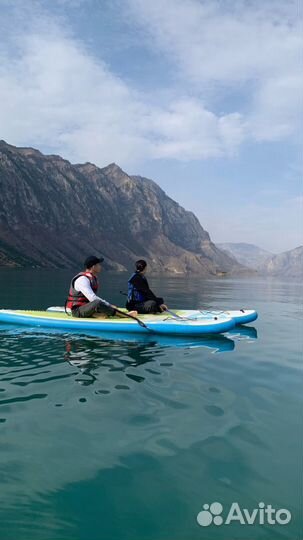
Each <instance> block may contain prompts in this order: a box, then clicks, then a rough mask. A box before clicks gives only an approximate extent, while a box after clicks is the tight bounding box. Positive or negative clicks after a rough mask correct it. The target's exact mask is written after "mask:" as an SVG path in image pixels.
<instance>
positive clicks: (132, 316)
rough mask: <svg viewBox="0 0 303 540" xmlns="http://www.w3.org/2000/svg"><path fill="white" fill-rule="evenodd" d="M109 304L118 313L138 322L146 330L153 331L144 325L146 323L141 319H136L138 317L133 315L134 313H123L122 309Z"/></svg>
mask: <svg viewBox="0 0 303 540" xmlns="http://www.w3.org/2000/svg"><path fill="white" fill-rule="evenodd" d="M110 306H111V307H112V308H113V309H114V310H115V311H116V313H120V315H123V316H124V317H128V318H129V319H133V320H134V321H136V322H137V323H138V324H140V326H142V328H145V330H148V332H153V330H152V329H151V328H149V327H148V326H146V324H145V323H144V322H143V321H141V320H140V319H138V317H135V316H134V315H129V313H125V311H122V310H121V309H118V308H116V307H115V306H112V305H111V304H110Z"/></svg>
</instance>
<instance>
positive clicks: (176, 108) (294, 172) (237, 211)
mask: <svg viewBox="0 0 303 540" xmlns="http://www.w3.org/2000/svg"><path fill="white" fill-rule="evenodd" d="M298 5H299V4H298V3H297V2H296V1H293V0H288V1H287V2H285V1H284V0H283V1H282V0H264V1H263V2H260V1H259V0H251V1H248V0H247V1H244V0H232V1H229V0H224V1H223V0H165V1H163V0H152V1H149V0H99V1H97V0H52V2H49V1H46V0H39V1H38V0H37V1H36V0H27V2H21V1H19V0H0V8H1V18H0V127H1V134H0V136H1V138H3V139H4V140H6V141H7V142H9V143H11V144H15V145H18V146H19V145H20V146H34V147H36V148H39V149H40V150H41V151H43V152H45V153H57V154H60V155H62V156H63V157H65V158H67V159H69V160H70V161H72V162H85V161H91V162H93V163H96V164H97V165H99V166H101V167H103V166H106V165H107V164H108V163H111V162H115V163H117V164H118V165H120V166H121V167H122V168H123V169H124V170H125V171H126V172H128V173H129V174H140V175H142V176H146V177H149V178H152V179H153V180H155V181H156V182H157V183H158V184H159V185H160V186H161V187H162V188H163V189H164V190H165V191H166V193H167V194H168V195H170V196H171V197H172V198H173V199H175V200H177V201H178V202H179V203H180V204H181V205H182V206H184V207H185V208H186V209H188V210H192V211H193V212H194V213H195V214H196V215H197V217H198V218H199V220H200V222H201V224H202V226H203V227H204V228H205V229H206V230H208V232H209V233H210V235H211V238H212V240H213V241H215V242H250V243H254V244H257V245H259V246H260V247H263V248H265V249H268V250H269V251H272V252H276V253H278V252H281V251H284V250H288V249H292V248H294V247H296V246H298V245H300V244H302V232H303V226H302V217H301V216H302V150H301V148H300V143H301V139H302V87H303V85H302V82H303V76H302V69H301V65H300V61H299V57H300V53H301V51H302V35H301V34H302V32H301V28H300V20H301V21H302V18H301V17H300V14H299V13H298Z"/></svg>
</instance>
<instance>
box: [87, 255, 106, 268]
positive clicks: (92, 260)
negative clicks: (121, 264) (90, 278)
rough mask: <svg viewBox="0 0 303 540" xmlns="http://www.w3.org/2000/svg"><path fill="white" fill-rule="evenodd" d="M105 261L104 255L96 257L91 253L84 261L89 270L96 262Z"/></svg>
mask: <svg viewBox="0 0 303 540" xmlns="http://www.w3.org/2000/svg"><path fill="white" fill-rule="evenodd" d="M103 261H104V259H103V257H95V256H94V255H90V256H89V257H87V258H86V259H85V261H84V268H87V269H88V270H89V269H90V268H91V267H92V266H94V265H95V264H98V263H102V262H103Z"/></svg>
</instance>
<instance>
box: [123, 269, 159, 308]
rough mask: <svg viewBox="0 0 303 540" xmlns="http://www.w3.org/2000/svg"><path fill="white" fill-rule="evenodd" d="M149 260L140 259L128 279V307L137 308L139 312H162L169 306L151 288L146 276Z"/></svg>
mask: <svg viewBox="0 0 303 540" xmlns="http://www.w3.org/2000/svg"><path fill="white" fill-rule="evenodd" d="M146 271H147V262H146V261H144V260H143V259H139V261H137V262H136V271H135V272H134V273H133V274H132V275H131V277H130V278H129V280H128V293H127V302H126V308H127V309H135V310H136V311H137V312H138V313H141V314H143V313H161V312H162V311H166V310H167V309H168V308H167V306H166V305H165V304H164V300H163V298H160V297H158V296H156V295H155V294H154V293H153V291H152V290H151V289H150V288H149V285H148V281H147V279H146V277H145V274H146Z"/></svg>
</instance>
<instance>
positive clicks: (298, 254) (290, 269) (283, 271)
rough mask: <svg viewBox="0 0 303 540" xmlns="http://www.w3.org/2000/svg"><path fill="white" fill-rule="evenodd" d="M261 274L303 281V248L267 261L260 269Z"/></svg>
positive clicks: (300, 247) (285, 252) (275, 256)
mask: <svg viewBox="0 0 303 540" xmlns="http://www.w3.org/2000/svg"><path fill="white" fill-rule="evenodd" d="M258 272H260V273H261V274H267V275H270V276H277V277H286V278H301V279H303V246H299V247H297V248H295V249H291V250H290V251H284V252H283V253H280V254H279V255H273V256H272V257H269V258H268V259H266V260H265V261H264V262H263V263H262V264H260V266H259V268H258Z"/></svg>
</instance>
